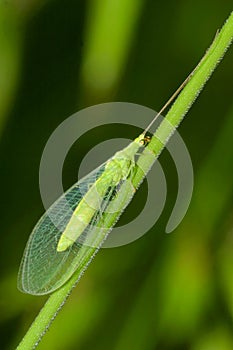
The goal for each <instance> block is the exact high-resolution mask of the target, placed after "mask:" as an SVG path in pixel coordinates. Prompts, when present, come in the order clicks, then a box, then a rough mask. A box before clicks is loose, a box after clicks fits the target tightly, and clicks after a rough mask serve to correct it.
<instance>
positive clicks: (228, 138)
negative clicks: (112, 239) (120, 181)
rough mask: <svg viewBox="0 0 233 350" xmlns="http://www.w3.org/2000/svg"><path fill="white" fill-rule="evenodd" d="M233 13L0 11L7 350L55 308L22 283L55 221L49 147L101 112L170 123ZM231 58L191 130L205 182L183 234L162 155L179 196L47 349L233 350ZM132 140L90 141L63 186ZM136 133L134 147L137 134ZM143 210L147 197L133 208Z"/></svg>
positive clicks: (98, 2)
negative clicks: (100, 153)
mask: <svg viewBox="0 0 233 350" xmlns="http://www.w3.org/2000/svg"><path fill="white" fill-rule="evenodd" d="M231 6H232V1H230V0H225V1H224V2H223V1H215V2H213V1H210V0H206V1H204V2H203V1H202V0H196V1H195V2H194V1H187V0H178V1H152V0H118V1H117V0H89V1H78V0H70V1H69V2H65V1H64V0H63V1H62V0H51V1H49V0H30V1H29V0H24V1H23V0H22V1H17V0H5V1H4V0H1V2H0V157H1V163H0V164H1V230H0V235H1V236H0V237H1V244H0V250H1V253H0V260H1V266H2V267H1V281H0V294H1V295H0V322H1V338H0V348H1V349H12V348H14V347H15V346H16V345H17V343H18V342H19V341H20V339H21V338H22V336H23V335H24V334H25V332H26V330H27V329H28V327H29V325H30V324H31V322H32V320H33V319H34V318H35V316H36V315H37V313H38V311H39V310H40V308H41V307H42V305H43V304H44V302H45V300H46V297H33V296H30V295H24V294H22V293H21V292H19V291H18V290H17V287H16V279H17V270H18V267H19V263H20V259H21V256H22V253H23V249H24V246H25V244H26V241H27V239H28V236H29V234H30V232H31V230H32V228H33V225H34V224H35V223H36V221H37V220H38V218H39V217H40V216H41V214H42V213H43V211H44V208H43V206H42V203H41V199H40V193H39V185H38V170H39V164H40V157H41V154H42V151H43V149H44V146H45V144H46V141H47V139H48V138H49V136H50V134H51V133H52V132H53V130H54V129H55V128H56V127H57V126H58V125H59V124H60V123H61V122H62V121H63V120H65V119H66V118H67V117H68V116H69V115H71V114H72V113H74V112H76V111H78V110H80V109H82V108H84V107H87V106H90V105H93V104H97V103H102V102H108V101H126V102H132V103H137V104H142V105H145V106H148V107H150V108H153V109H155V110H158V109H159V108H160V107H161V106H162V105H163V103H165V101H166V100H167V99H168V97H169V96H170V95H171V94H172V92H173V91H174V90H175V89H176V88H177V87H178V85H179V84H180V83H181V82H182V81H183V80H184V78H185V77H186V76H187V75H188V73H189V72H190V71H191V70H192V69H193V67H194V66H195V65H196V64H197V62H198V61H199V59H200V58H201V56H202V55H203V54H204V52H205V50H206V49H207V47H208V45H210V43H211V41H212V40H213V37H214V35H215V32H216V30H217V29H218V28H220V27H221V26H222V24H223V22H224V20H225V19H226V17H227V16H228V15H229V13H230V11H231ZM232 58H233V50H232V48H231V49H230V50H229V52H228V53H227V55H226V57H225V58H224V60H223V62H222V63H221V64H220V66H219V67H218V69H217V71H216V72H215V73H214V76H213V77H212V78H211V80H210V81H209V82H208V84H207V86H206V88H205V90H204V91H203V92H202V94H201V96H200V97H199V98H198V100H197V101H196V103H195V104H194V106H193V107H192V109H191V111H190V112H189V114H188V116H187V117H186V119H185V121H184V122H183V124H182V125H181V127H180V129H179V131H180V133H181V135H182V137H183V139H184V141H185V143H186V145H187V147H188V149H189V151H190V154H191V158H192V161H193V167H194V175H195V187H194V193H193V199H192V203H191V206H190V208H189V210H188V213H187V214H186V217H185V219H184V220H183V222H182V224H181V225H180V226H179V227H178V228H177V229H176V230H175V232H173V233H172V234H170V235H166V234H164V230H165V226H166V223H167V221H168V218H169V215H170V213H171V210H172V207H173V205H174V201H175V198H176V193H177V176H176V170H175V167H174V164H173V162H172V160H171V159H170V157H169V155H168V153H167V151H164V152H163V154H162V155H161V157H160V161H161V164H162V166H163V169H164V171H165V173H166V177H167V182H168V197H167V202H166V208H165V209H164V211H163V214H162V216H161V217H160V219H159V221H158V222H157V223H156V225H155V226H154V227H153V229H151V230H150V232H148V233H147V234H146V235H144V236H143V237H142V238H141V239H139V240H137V241H136V242H134V243H132V244H129V245H127V246H123V247H120V248H114V249H105V250H101V251H100V252H99V253H98V255H97V256H96V258H95V260H94V262H93V263H92V264H91V265H90V266H89V268H88V270H87V271H86V273H85V275H84V277H83V278H82V280H81V281H80V283H79V285H78V287H76V288H75V290H74V291H73V293H72V295H71V297H70V298H69V300H68V302H67V303H66V305H65V306H64V308H63V310H62V311H61V312H60V314H59V315H58V317H57V318H56V320H55V322H54V324H53V325H52V327H51V329H50V330H49V332H48V334H46V336H45V337H44V339H43V340H42V342H41V344H40V345H39V348H40V349H50V350H52V349H56V350H59V349H69V350H73V349H95V350H100V349H101V350H103V349H114V350H128V349H134V350H142V349H143V350H147V349H148V350H152V349H161V350H167V349H169V350H170V349H178V350H182V349H184V350H186V349H190V350H215V349H216V350H231V349H233V334H232V329H233V328H232V316H233V279H232V275H233V274H232V255H233V254H232V253H233V248H232V247H233V245H232V240H233V235H232V234H233V212H232V208H233V202H232V187H233V176H232V171H233V147H232V128H233V103H232V88H233V84H232V82H233V69H232V61H233V60H232ZM123 129H124V128H123ZM123 129H122V128H120V127H119V128H117V129H116V128H114V127H111V126H109V127H108V128H107V134H106V128H99V129H98V132H94V133H92V132H89V133H88V135H87V136H88V137H84V138H82V140H81V141H82V142H81V141H80V143H79V145H78V147H77V145H75V146H74V148H72V150H71V153H70V154H69V156H68V159H67V162H66V163H65V167H64V187H65V188H68V187H69V186H70V185H71V184H72V183H73V182H74V181H75V180H76V174H77V169H78V164H79V162H80V161H81V160H82V157H83V156H84V155H85V153H86V152H87V151H88V150H89V149H90V148H91V147H92V146H93V145H94V144H95V143H98V142H100V140H101V139H107V138H111V137H122V133H123ZM118 132H119V134H118ZM128 132H129V133H128V134H127V135H126V132H124V135H123V136H125V137H126V136H128V137H134V136H135V135H136V134H137V130H134V129H133V128H132V130H130V128H129V130H128ZM77 149H78V151H77V152H75V150H77ZM154 185H155V186H156V183H155V184H154ZM143 187H144V191H146V186H143ZM144 197H145V195H144V192H143V190H140V191H139V194H138V195H137V198H135V200H136V201H138V202H137V203H140V198H144ZM139 205H140V204H139ZM133 211H134V208H133V207H131V208H129V209H128V211H127V213H126V214H125V215H126V216H125V218H126V217H127V215H128V216H129V217H130V216H131V217H132V216H133ZM123 219H124V218H123Z"/></svg>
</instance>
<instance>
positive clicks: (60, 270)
mask: <svg viewBox="0 0 233 350" xmlns="http://www.w3.org/2000/svg"><path fill="white" fill-rule="evenodd" d="M105 165H106V163H105V164H103V165H101V166H100V167H99V168H97V169H96V170H94V171H93V172H91V173H90V174H88V175H87V176H86V177H84V178H83V179H82V180H80V181H79V182H77V183H76V184H74V185H73V186H72V187H71V188H70V189H69V190H68V191H67V192H66V193H64V194H63V195H62V196H61V197H60V198H59V199H58V200H57V201H56V202H55V203H54V204H53V205H52V206H51V207H50V208H49V209H48V210H47V212H46V213H45V214H44V215H43V216H42V217H41V219H40V220H39V222H38V223H37V225H36V226H35V227H34V229H33V231H32V233H31V236H30V237H29V240H28V243H27V246H26V248H25V252H24V255H23V259H22V262H21V266H20V270H19V275H18V288H19V289H20V290H22V291H23V292H26V293H29V294H35V295H41V294H47V293H50V292H52V291H54V290H56V289H57V288H59V287H60V286H62V285H63V284H64V283H65V282H66V281H67V280H68V279H69V278H70V277H71V276H72V274H73V273H74V271H75V270H76V269H77V268H82V267H83V269H84V268H85V266H86V265H87V262H86V261H87V255H88V256H90V253H92V255H94V254H95V252H96V251H97V250H98V248H99V247H100V245H101V244H102V243H103V241H104V239H105V238H106V236H107V233H108V232H109V231H110V229H109V228H107V227H108V226H109V225H108V224H109V223H108V220H111V213H113V212H114V211H115V212H116V211H119V216H120V213H121V212H122V210H123V206H124V205H123V204H122V203H124V202H125V198H126V196H128V197H130V198H131V197H132V195H133V190H132V185H131V183H130V181H122V182H121V183H120V184H119V185H118V188H117V195H116V194H115V192H116V188H115V187H114V186H112V187H109V188H108V189H106V195H105V196H104V198H103V201H102V203H101V206H100V208H99V210H97V211H96V213H95V215H94V216H93V218H92V220H91V222H90V224H89V225H88V226H87V227H86V229H85V230H84V232H83V233H82V235H81V236H80V237H79V239H78V240H77V242H75V243H74V244H73V245H72V246H71V247H69V248H68V249H67V250H65V251H64V252H57V244H58V241H59V239H60V237H61V234H62V233H63V231H64V229H65V227H66V226H67V224H68V222H69V220H70V218H71V216H72V214H73V212H74V210H75V209H76V207H77V205H78V204H79V202H80V200H81V199H82V198H83V196H84V195H85V193H86V192H87V191H88V189H89V188H90V186H91V185H92V184H94V183H95V181H96V180H97V179H98V178H99V176H100V175H101V174H102V173H103V171H104V170H105ZM113 171H114V169H113ZM119 208H120V209H119ZM106 211H108V212H109V213H110V215H107V216H103V213H106ZM115 221H116V219H115ZM92 255H91V256H92ZM89 260H91V258H90V259H89ZM83 265H84V266H83Z"/></svg>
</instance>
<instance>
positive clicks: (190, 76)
mask: <svg viewBox="0 0 233 350" xmlns="http://www.w3.org/2000/svg"><path fill="white" fill-rule="evenodd" d="M218 33H219V31H217V33H216V35H215V37H214V40H213V42H212V44H213V43H214V41H215V39H216V38H217V36H218ZM212 44H211V45H210V47H211V46H212ZM210 47H209V48H208V49H207V51H206V53H205V55H204V56H203V57H202V59H201V60H200V62H199V63H198V64H197V66H196V67H195V68H194V69H193V70H192V72H191V73H190V74H189V75H188V76H187V78H186V79H185V80H184V81H183V83H182V84H181V85H180V86H179V87H178V89H177V90H176V91H175V92H174V94H173V95H172V96H171V97H170V98H169V100H168V101H167V102H166V103H165V105H164V106H163V107H162V108H161V109H160V111H159V112H158V113H157V114H156V116H155V117H154V119H153V120H152V121H151V122H150V124H149V125H148V126H147V128H146V129H145V130H144V133H145V134H146V133H147V131H148V130H149V129H150V128H151V126H152V125H153V124H154V122H155V121H156V120H157V118H158V117H159V116H160V115H161V114H162V113H163V111H164V110H165V109H166V108H167V107H168V106H169V105H170V104H171V102H172V101H173V100H174V99H175V98H176V96H177V95H178V94H179V93H180V91H181V90H182V89H183V88H184V87H185V86H186V85H187V83H188V82H189V80H190V79H191V78H192V76H193V74H194V73H195V72H196V70H197V68H198V67H199V66H200V64H201V63H202V61H203V60H204V59H205V57H206V55H207V53H208V51H209V49H210Z"/></svg>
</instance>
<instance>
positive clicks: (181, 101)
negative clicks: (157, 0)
mask: <svg viewBox="0 0 233 350" xmlns="http://www.w3.org/2000/svg"><path fill="white" fill-rule="evenodd" d="M232 39H233V13H231V15H230V16H229V18H228V20H227V21H226V23H225V24H224V26H223V28H222V29H221V31H220V32H219V34H218V35H217V37H216V39H215V40H214V42H213V44H212V45H211V47H210V48H209V50H208V52H207V53H206V54H205V56H204V58H203V59H202V61H201V62H200V64H199V66H198V67H197V69H196V70H195V72H194V74H193V76H192V78H191V79H190V81H189V83H188V84H187V86H186V87H185V88H184V90H183V91H182V92H181V93H180V95H179V96H178V98H177V99H176V101H175V103H174V104H173V106H172V107H171V109H170V110H169V112H168V113H167V115H166V118H165V119H164V120H163V121H162V123H161V124H160V126H159V128H158V129H157V131H156V132H155V134H154V137H153V138H152V140H151V142H150V143H149V145H148V147H147V148H148V149H149V150H151V151H152V152H153V154H154V156H153V157H148V156H147V155H146V153H145V154H144V156H143V154H142V156H141V157H140V158H139V160H138V164H139V165H140V166H138V167H137V171H136V173H135V176H134V179H133V184H134V186H135V187H138V186H139V184H140V183H141V181H142V179H143V178H144V175H145V171H147V170H149V169H150V167H151V166H152V164H153V163H154V161H155V159H156V158H157V157H158V156H159V154H160V153H161V151H162V150H163V148H164V147H165V145H166V143H167V141H168V139H169V138H170V137H171V135H172V133H173V130H174V128H177V127H178V125H179V124H180V122H181V121H182V119H183V117H184V115H185V114H186V113H187V111H188V110H189V108H190V107H191V105H192V103H193V102H194V101H195V99H196V97H197V96H198V94H199V93H200V91H201V89H202V88H203V86H204V84H205V83H206V82H207V80H208V79H209V77H210V75H211V74H212V72H213V71H214V69H215V68H216V66H217V64H218V63H219V61H220V60H221V58H222V57H223V55H224V53H225V52H226V50H227V48H228V47H229V45H230V44H231V41H232ZM147 148H146V149H147ZM142 169H143V170H142ZM117 215H118V214H117V213H116V214H115V217H114V215H112V216H111V217H109V218H108V220H107V222H108V225H109V226H108V227H111V226H112V223H113V222H114V220H116V216H117ZM97 251H98V248H89V249H88V250H87V255H86V258H85V259H84V260H83V263H82V265H81V266H80V267H79V269H78V270H77V271H76V272H75V273H74V275H73V276H72V277H71V278H70V280H69V281H68V282H67V283H66V284H65V285H64V286H62V287H61V288H60V289H58V290H57V291H55V292H54V293H53V294H52V295H51V296H50V297H49V299H48V301H47V302H46V304H45V305H44V307H43V308H42V309H41V311H40V313H39V315H38V316H37V318H36V319H35V321H34V322H33V324H32V325H31V327H30V328H29V330H28V332H27V333H26V335H25V337H24V338H23V339H22V341H21V343H20V344H19V346H18V347H17V349H18V350H29V349H34V348H35V347H36V346H37V345H38V343H39V341H40V340H41V338H42V337H43V335H44V334H45V332H46V331H47V330H48V328H49V326H50V324H51V322H52V321H53V320H54V318H55V317H56V315H57V313H58V311H59V310H60V309H61V307H62V306H63V304H64V303H65V301H66V299H67V297H68V296H69V294H70V293H71V291H72V289H73V288H74V286H75V285H76V284H77V282H78V281H79V279H80V277H81V276H82V274H83V272H84V271H85V269H86V267H87V265H88V263H89V262H90V261H91V259H92V258H93V256H94V255H95V253H96V252H97Z"/></svg>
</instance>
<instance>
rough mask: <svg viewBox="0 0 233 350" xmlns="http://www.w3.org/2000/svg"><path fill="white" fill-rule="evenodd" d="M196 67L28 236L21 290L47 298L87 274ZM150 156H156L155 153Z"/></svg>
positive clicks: (47, 212) (130, 196) (22, 263)
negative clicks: (153, 134)
mask: <svg viewBox="0 0 233 350" xmlns="http://www.w3.org/2000/svg"><path fill="white" fill-rule="evenodd" d="M195 69H196V68H195ZM195 69H194V70H193V71H192V73H191V74H190V75H189V76H188V77H187V78H186V80H185V81H184V82H183V83H182V85H181V86H180V87H179V88H178V89H177V90H176V92H175V93H174V94H173V95H172V96H171V98H170V99H169V100H168V101H167V103H166V104H165V105H164V106H163V108H162V109H161V110H160V111H159V113H158V114H157V115H156V116H155V118H154V119H153V120H152V122H151V123H150V124H149V125H148V127H147V128H146V129H145V130H144V132H143V133H142V134H141V135H139V136H138V137H137V138H135V140H134V141H132V142H131V143H130V144H129V145H128V146H127V147H125V148H124V149H122V150H121V151H118V152H117V153H116V154H115V155H114V156H113V157H111V158H110V159H109V160H108V161H107V162H105V163H104V164H102V165H101V166H100V167H98V168H97V169H95V170H94V171H92V172H91V173H89V174H88V175H87V176H85V177H84V178H83V179H81V180H80V181H78V182H77V183H75V184H74V185H73V186H72V187H71V188H69V189H68V190H67V191H66V192H65V193H64V194H63V195H62V196H61V197H60V198H58V199H57V201H56V202H55V203H54V204H53V205H52V206H51V207H50V208H49V209H48V210H47V211H46V212H45V213H44V215H43V216H42V217H41V219H40V220H39V221H38V223H37V224H36V226H35V227H34V229H33V231H32V233H31V235H30V237H29V240H28V242H27V245H26V248H25V251H24V255H23V258H22V261H21V265H20V269H19V274H18V288H19V289H20V290H21V291H23V292H25V293H29V294H34V295H42V294H48V293H51V292H53V291H54V290H56V289H58V288H59V287H61V286H62V285H63V284H64V283H65V282H66V281H67V280H68V279H69V278H70V277H71V276H72V275H73V273H74V272H75V271H76V270H77V269H79V270H80V271H81V272H83V271H84V269H85V268H86V266H87V265H88V263H89V262H90V260H91V258H92V257H93V256H94V254H95V253H96V251H97V250H98V249H99V248H100V247H101V245H102V243H103V242H104V240H105V239H106V237H107V236H108V233H109V232H110V230H111V228H112V227H113V226H114V224H115V223H116V221H117V220H118V218H119V217H120V215H121V213H122V212H123V210H124V209H125V207H126V206H127V204H128V203H129V202H130V201H131V199H132V197H133V195H134V193H135V191H136V189H135V188H134V186H133V183H132V178H133V176H134V173H135V169H136V165H137V161H136V155H137V154H138V152H140V151H141V150H142V149H144V150H146V149H147V147H146V146H147V144H148V143H149V142H150V138H149V137H148V136H146V133H147V131H148V130H149V128H150V127H151V126H152V124H153V123H154V122H155V120H156V119H157V117H158V116H159V115H160V114H161V113H162V112H163V111H164V109H165V108H166V107H167V106H168V105H169V104H170V103H171V101H172V100H173V99H174V98H175V97H176V96H177V95H178V93H179V92H180V91H181V90H182V88H183V87H184V86H185V85H186V84H187V82H188V80H189V79H190V78H191V76H192V74H193V73H194V71H195ZM173 128H174V127H173ZM148 154H150V156H152V157H155V156H154V155H153V153H152V152H151V151H149V153H148ZM146 171H147V170H145V173H146ZM90 252H91V254H90ZM87 256H90V258H89V260H87ZM80 275H81V273H80Z"/></svg>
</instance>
